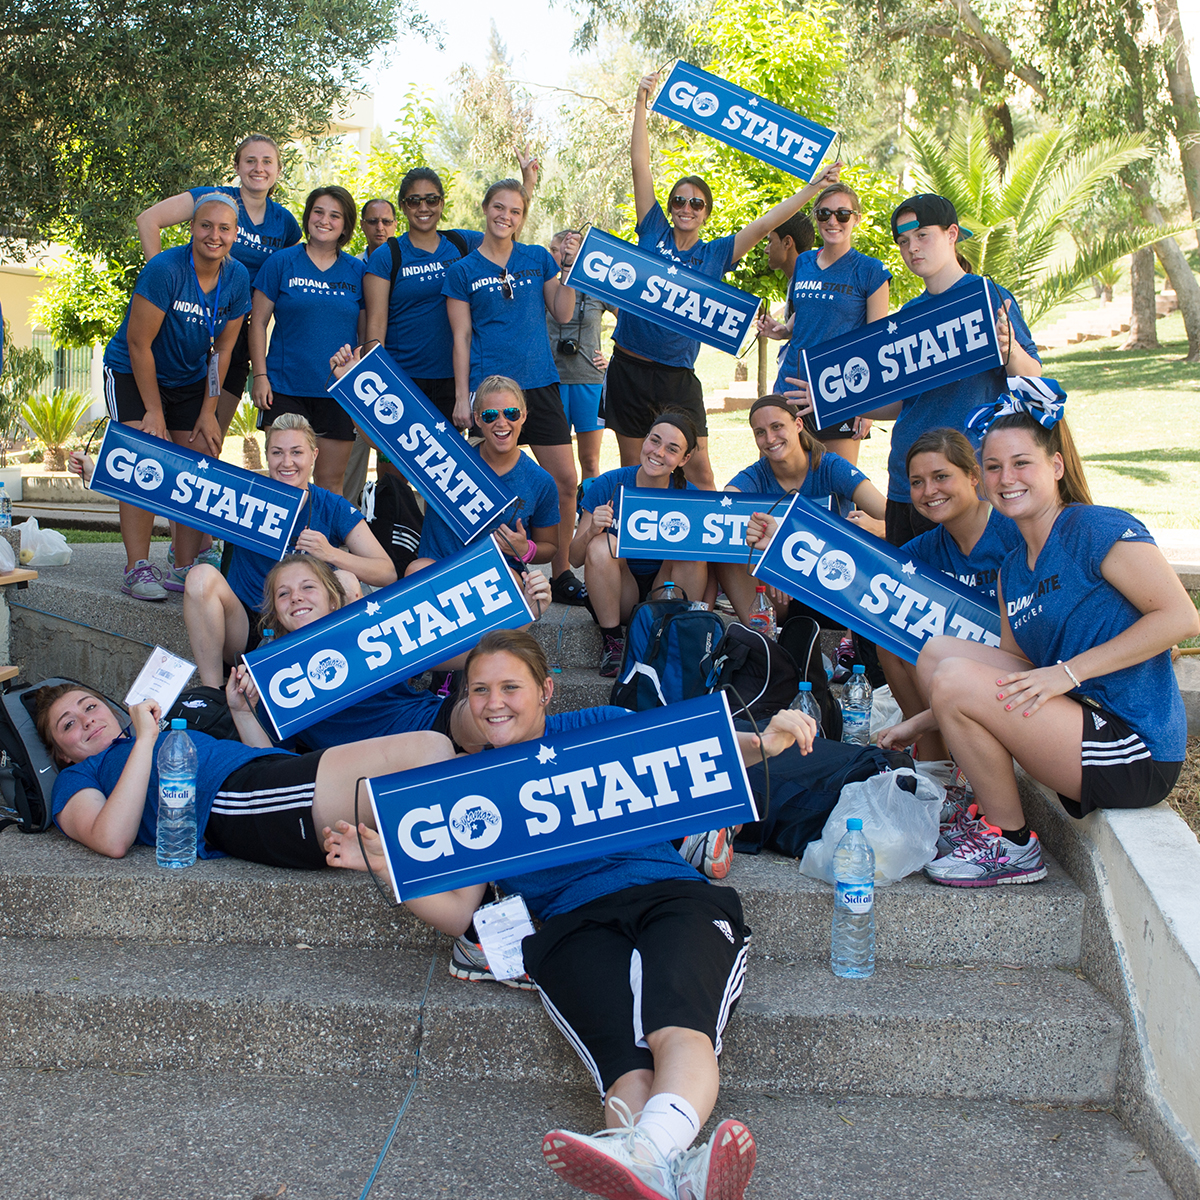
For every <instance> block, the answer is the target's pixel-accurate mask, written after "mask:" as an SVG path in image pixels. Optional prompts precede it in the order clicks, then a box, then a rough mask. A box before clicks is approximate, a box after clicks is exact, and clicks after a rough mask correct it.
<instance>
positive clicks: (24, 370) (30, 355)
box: [0, 321, 54, 467]
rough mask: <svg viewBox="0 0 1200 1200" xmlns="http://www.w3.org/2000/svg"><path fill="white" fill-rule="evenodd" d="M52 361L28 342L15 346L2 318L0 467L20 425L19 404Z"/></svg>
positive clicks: (43, 377) (41, 379)
mask: <svg viewBox="0 0 1200 1200" xmlns="http://www.w3.org/2000/svg"><path fill="white" fill-rule="evenodd" d="M53 370H54V364H53V363H52V362H51V361H50V360H49V359H48V358H47V357H46V356H45V355H44V354H43V353H42V352H41V351H40V350H37V349H35V348H33V347H31V346H18V345H17V344H16V342H14V341H13V339H12V331H11V329H10V328H9V322H8V321H5V322H4V369H3V370H2V371H0V467H6V466H8V448H9V446H10V445H11V444H12V440H13V438H14V436H15V435H16V433H17V431H18V430H19V429H20V428H21V406H22V405H23V404H24V403H25V401H26V400H28V399H29V398H30V396H32V395H33V394H34V393H35V392H36V391H37V390H38V388H39V387H41V386H42V384H43V383H44V382H45V380H46V378H47V376H49V374H50V372H51V371H53Z"/></svg>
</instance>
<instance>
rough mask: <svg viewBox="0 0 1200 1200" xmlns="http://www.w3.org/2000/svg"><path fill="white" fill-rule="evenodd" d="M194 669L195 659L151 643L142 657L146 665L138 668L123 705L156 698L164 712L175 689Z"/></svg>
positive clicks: (179, 688)
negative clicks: (150, 650) (151, 651)
mask: <svg viewBox="0 0 1200 1200" xmlns="http://www.w3.org/2000/svg"><path fill="white" fill-rule="evenodd" d="M195 670H196V664H195V663H190V662H188V660H187V659H186V658H180V657H179V656H178V655H175V654H172V653H171V652H170V651H169V650H164V649H163V648H162V647H161V646H155V647H154V653H153V654H151V655H150V657H149V658H148V659H146V665H145V666H144V667H143V668H142V669H141V670H140V671H139V672H138V677H137V678H136V679H135V680H134V681H133V687H131V688H130V689H129V692H128V694H127V695H126V697H125V707H126V708H128V707H129V706H130V705H132V704H141V703H142V702H143V701H145V700H156V701H158V704H159V707H160V708H161V709H162V710H163V715H164V716H165V715H166V713H167V709H169V708H170V707H171V705H172V704H174V703H175V701H176V700H178V699H179V693H180V692H182V691H183V689H184V688H185V687H187V683H188V680H189V679H191V677H192V674H193V672H194V671H195Z"/></svg>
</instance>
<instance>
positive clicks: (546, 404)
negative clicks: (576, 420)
mask: <svg viewBox="0 0 1200 1200" xmlns="http://www.w3.org/2000/svg"><path fill="white" fill-rule="evenodd" d="M521 391H522V392H523V393H524V394H525V424H524V426H522V428H521V436H520V438H519V439H518V440H519V441H520V443H521V445H522V446H569V445H570V444H571V426H570V424H568V422H567V414H566V413H565V412H563V406H562V396H561V394H560V393H559V390H558V384H557V383H550V384H547V385H546V386H545V387H536V388H522V389H521Z"/></svg>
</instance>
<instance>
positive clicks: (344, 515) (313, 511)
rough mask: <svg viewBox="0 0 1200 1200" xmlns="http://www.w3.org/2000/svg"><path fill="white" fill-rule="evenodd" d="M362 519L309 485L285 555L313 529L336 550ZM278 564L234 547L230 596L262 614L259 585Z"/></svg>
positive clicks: (344, 502)
mask: <svg viewBox="0 0 1200 1200" xmlns="http://www.w3.org/2000/svg"><path fill="white" fill-rule="evenodd" d="M362 519H363V515H362V513H360V512H359V511H358V509H357V508H355V507H354V505H353V504H351V503H350V501H349V500H345V499H343V498H342V497H341V496H335V495H334V494H333V493H332V492H327V491H326V490H325V489H324V488H319V487H317V486H316V484H313V483H310V484H309V485H308V503H307V504H306V505H305V506H304V507H303V508H302V509H301V510H300V520H299V521H298V522H297V523H296V531H295V533H294V534H293V546H292V547H290V548H289V550H288V553H289V554H291V553H294V552H295V546H294V539H295V538H297V537H299V536H300V534H301V533H302V532H303V531H304V530H305V529H315V530H316V531H317V532H318V533H323V534H324V535H325V536H326V537H327V538H328V539H329V544H330V545H331V546H333V548H334V549H335V550H336V549H337V548H338V547H339V546H341V545H342V543H343V542H345V540H346V539H347V538H348V537H349V536H350V531H351V530H352V529H354V528H356V527H357V526H358V523H359V522H360V521H361V520H362ZM278 561H279V560H278V559H276V558H268V557H267V556H266V555H265V554H259V553H257V552H256V551H254V550H247V549H246V548H245V547H244V546H236V545H235V546H234V547H233V549H232V550H231V551H230V554H229V574H228V575H227V576H226V582H227V583H228V584H229V586H230V588H231V589H232V591H233V594H234V595H235V596H236V597H237V598H238V599H239V600H240V601H241V602H242V603H243V604H244V605H246V607H247V608H251V609H253V610H254V611H255V612H261V611H262V598H263V584H264V583H265V582H266V580H267V574H268V572H269V571H270V570H271V568H272V567H273V566H275V565H276V564H277V563H278Z"/></svg>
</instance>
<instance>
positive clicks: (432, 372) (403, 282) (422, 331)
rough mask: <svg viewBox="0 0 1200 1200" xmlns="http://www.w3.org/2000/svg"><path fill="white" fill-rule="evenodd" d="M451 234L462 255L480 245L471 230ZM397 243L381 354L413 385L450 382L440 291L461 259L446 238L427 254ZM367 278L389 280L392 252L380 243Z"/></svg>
mask: <svg viewBox="0 0 1200 1200" xmlns="http://www.w3.org/2000/svg"><path fill="white" fill-rule="evenodd" d="M455 232H456V233H457V234H458V235H459V236H460V237H462V238H463V239H464V240H465V241H466V243H467V248H468V250H474V249H475V248H476V247H477V246H478V245H479V244H480V243H481V242H482V241H483V234H482V233H478V232H476V231H475V230H473V229H458V230H455ZM397 241H398V242H399V243H400V273H399V274H398V275H397V276H396V286H395V287H394V288H392V294H391V298H390V299H389V301H388V324H387V334H386V336H385V337H384V342H383V345H384V349H386V350H387V352H388V353H389V354H390V355H391V356H392V358H393V359H395V361H396V365H397V366H398V367H399V368H400V369H401V370H402V371H407V372H408V373H409V375H411V376H412V377H413V378H414V379H450V378H451V377H452V376H453V375H454V337H453V335H452V334H451V332H450V318H449V317H447V316H446V297H445V296H443V295H442V286H443V284H445V282H446V269H447V268H448V267H450V266H452V265H453V264H454V263H456V262H458V261H459V259H461V258H462V255H461V254H459V252H458V247H457V246H455V245H454V243H453V242H452V241H450V239H449V238H447V237H443V238H442V240H441V241H440V242H439V243H438V247H437V249H436V250H434V251H433V252H432V253H431V252H430V251H428V250H421V249H419V248H418V247H417V246H414V245H413V244H412V242H411V241H410V240H409V236H408V234H407V233H405V234H402V235H401V236H400V237H399V238H398V239H397ZM367 273H368V274H370V275H378V276H379V277H380V278H381V279H391V277H392V249H391V247H390V246H389V245H388V244H387V243H386V242H384V244H383V245H382V246H380V247H379V249H378V250H376V251H375V253H374V254H372V255H371V257H370V259H369V260H368V262H367ZM543 307H544V305H543Z"/></svg>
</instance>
